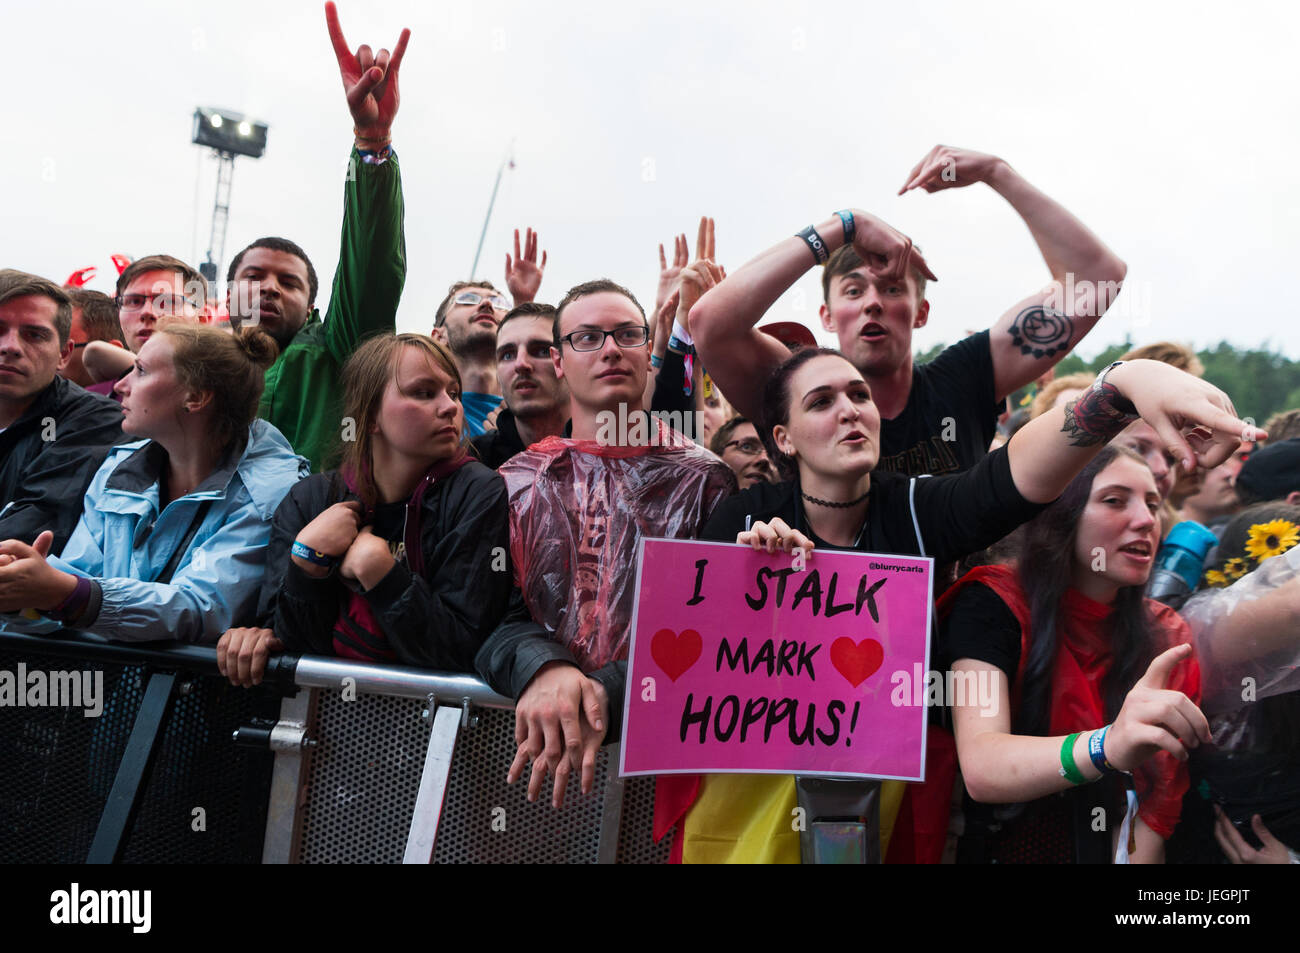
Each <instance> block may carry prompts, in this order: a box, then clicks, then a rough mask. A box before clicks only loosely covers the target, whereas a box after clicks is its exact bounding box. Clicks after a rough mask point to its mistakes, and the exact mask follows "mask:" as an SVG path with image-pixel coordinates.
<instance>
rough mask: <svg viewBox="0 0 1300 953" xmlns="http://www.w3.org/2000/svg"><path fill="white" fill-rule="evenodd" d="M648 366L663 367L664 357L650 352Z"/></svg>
mask: <svg viewBox="0 0 1300 953" xmlns="http://www.w3.org/2000/svg"><path fill="white" fill-rule="evenodd" d="M650 366H651V367H663V366H664V359H663V357H662V356H661V355H658V354H651V355H650Z"/></svg>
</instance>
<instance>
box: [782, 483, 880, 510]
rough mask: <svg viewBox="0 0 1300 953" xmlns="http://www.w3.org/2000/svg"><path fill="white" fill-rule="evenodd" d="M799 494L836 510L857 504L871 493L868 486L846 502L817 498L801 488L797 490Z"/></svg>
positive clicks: (812, 501)
mask: <svg viewBox="0 0 1300 953" xmlns="http://www.w3.org/2000/svg"><path fill="white" fill-rule="evenodd" d="M799 494H800V496H802V497H803V498H804V499H805V500H807V501H808V502H809V503H816V504H817V505H818V506H829V507H831V508H832V509H837V510H847V509H849V508H850V507H854V506H857V505H858V504H859V503H861V502H862V501H863V500H865V499H866V498H867V497H869V496H870V495H871V488H870V487H868V488H867V492H866V493H863V494H862V495H861V496H860V497H858V498H857V499H856V500H849V501H848V502H847V503H836V502H835V501H834V500H819V499H817V497H815V496H809V495H808V494H807V493H804V492H803V491H802V490H800V491H799Z"/></svg>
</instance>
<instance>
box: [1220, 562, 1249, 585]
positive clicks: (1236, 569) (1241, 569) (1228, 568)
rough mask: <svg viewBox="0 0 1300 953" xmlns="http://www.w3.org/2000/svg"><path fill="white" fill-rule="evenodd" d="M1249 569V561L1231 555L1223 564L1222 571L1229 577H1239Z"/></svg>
mask: <svg viewBox="0 0 1300 953" xmlns="http://www.w3.org/2000/svg"><path fill="white" fill-rule="evenodd" d="M1249 571H1250V563H1248V562H1246V560H1245V559H1244V558H1243V557H1241V556H1233V557H1232V558H1231V559H1229V560H1228V561H1227V562H1225V563H1224V564H1223V573H1224V575H1226V576H1227V577H1228V578H1229V579H1240V578H1241V577H1242V576H1244V575H1246V573H1247V572H1249Z"/></svg>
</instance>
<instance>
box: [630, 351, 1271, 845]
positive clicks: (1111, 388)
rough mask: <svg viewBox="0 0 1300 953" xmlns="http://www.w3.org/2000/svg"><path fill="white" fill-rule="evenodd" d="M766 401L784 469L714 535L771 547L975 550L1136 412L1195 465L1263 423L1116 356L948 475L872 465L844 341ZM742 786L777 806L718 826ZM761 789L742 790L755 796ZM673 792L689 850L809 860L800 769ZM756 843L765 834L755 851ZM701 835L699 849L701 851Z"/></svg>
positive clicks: (863, 404) (798, 370)
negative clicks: (1081, 386)
mask: <svg viewBox="0 0 1300 953" xmlns="http://www.w3.org/2000/svg"><path fill="white" fill-rule="evenodd" d="M762 409H763V419H764V428H763V438H764V440H765V441H766V442H767V443H768V445H769V451H770V456H771V457H772V459H773V461H774V462H776V463H777V465H778V467H780V468H781V470H782V472H783V474H784V475H786V476H787V482H785V483H780V484H775V485H760V486H756V487H752V488H751V489H748V490H745V491H742V492H741V493H739V494H737V495H736V496H734V497H732V498H730V499H729V500H727V501H726V502H724V503H723V504H722V506H721V507H719V509H718V511H717V513H715V515H714V517H713V519H712V520H711V521H710V522H709V524H708V525H707V526H706V527H705V530H704V533H703V535H704V537H705V538H708V539H717V540H724V539H734V540H736V541H737V542H739V543H744V544H748V545H751V546H753V547H754V548H756V549H758V548H766V549H767V550H768V552H770V553H775V552H776V551H777V550H778V549H784V550H785V551H787V552H791V551H792V550H793V549H794V548H795V547H803V548H804V549H805V550H806V551H809V552H811V551H813V550H815V549H816V548H831V549H849V550H856V551H861V552H872V553H895V554H899V555H910V556H931V557H933V558H934V559H935V561H936V562H939V563H942V562H947V561H950V560H955V559H958V558H960V557H962V556H964V555H966V554H969V553H972V552H976V551H978V550H980V549H982V548H984V547H985V546H987V545H989V544H990V543H992V542H994V541H996V540H997V539H1000V538H1001V537H1003V536H1005V535H1006V534H1007V533H1009V532H1010V531H1011V530H1013V529H1014V528H1015V527H1017V526H1019V525H1020V524H1021V523H1024V522H1025V521H1027V520H1028V519H1030V518H1031V517H1032V516H1034V515H1035V513H1037V512H1038V511H1039V510H1041V509H1042V507H1043V506H1044V505H1045V504H1047V503H1049V502H1050V501H1052V500H1054V499H1055V498H1056V497H1057V496H1058V495H1060V494H1061V492H1062V491H1063V490H1064V489H1065V488H1066V486H1067V485H1068V484H1069V483H1070V481H1071V480H1072V479H1073V478H1074V476H1075V475H1076V474H1077V473H1078V472H1079V471H1080V470H1082V469H1083V468H1084V467H1085V466H1086V465H1087V464H1088V462H1089V461H1090V460H1091V459H1092V458H1093V457H1095V456H1096V455H1097V453H1098V452H1099V451H1100V450H1101V449H1102V447H1103V446H1104V445H1105V443H1106V442H1107V441H1108V440H1109V439H1110V438H1111V437H1113V436H1114V435H1115V434H1117V433H1118V432H1119V431H1120V430H1122V429H1123V428H1124V427H1125V426H1127V424H1128V423H1129V422H1131V421H1132V420H1134V419H1136V417H1137V416H1138V415H1139V414H1141V415H1142V416H1143V418H1144V419H1146V420H1147V421H1148V422H1149V423H1150V424H1151V425H1152V426H1153V427H1155V429H1156V430H1157V431H1158V432H1159V433H1160V434H1161V435H1162V437H1163V439H1164V441H1165V443H1166V445H1167V446H1169V447H1170V448H1176V449H1177V450H1178V451H1179V456H1180V457H1181V458H1182V459H1184V460H1185V461H1186V462H1187V466H1188V468H1189V469H1190V467H1191V466H1192V465H1193V461H1194V462H1196V463H1200V464H1202V465H1210V466H1213V465H1216V464H1217V462H1219V461H1221V460H1223V459H1225V458H1226V457H1227V456H1228V455H1229V454H1230V453H1231V452H1232V450H1233V449H1235V447H1236V446H1237V445H1238V443H1239V442H1240V440H1241V438H1242V436H1243V435H1245V436H1246V437H1247V439H1253V438H1254V437H1255V435H1256V434H1257V433H1258V431H1257V430H1256V429H1255V428H1253V427H1250V426H1248V425H1247V424H1245V423H1244V422H1243V421H1241V420H1239V419H1237V417H1236V415H1235V413H1234V412H1233V409H1232V404H1231V402H1230V401H1229V400H1228V398H1227V396H1226V395H1224V394H1223V393H1222V392H1221V391H1219V390H1218V389H1217V388H1215V387H1213V386H1212V385H1210V384H1207V383H1205V382H1204V381H1201V380H1198V379H1197V378H1194V377H1192V376H1190V375H1188V374H1184V373H1183V372H1181V371H1178V370H1176V369H1174V368H1172V367H1170V366H1168V365H1165V364H1159V363H1157V362H1154V361H1130V362H1127V363H1117V364H1113V365H1111V366H1110V367H1108V368H1107V369H1106V370H1105V371H1103V372H1102V373H1101V375H1100V376H1099V377H1098V379H1097V382H1096V383H1095V384H1094V385H1093V387H1092V388H1091V389H1090V390H1088V391H1087V392H1085V393H1084V394H1083V395H1082V396H1080V397H1079V398H1078V399H1076V400H1075V401H1074V402H1072V403H1070V404H1068V405H1067V406H1065V407H1061V408H1056V409H1054V410H1051V411H1049V412H1048V413H1046V414H1043V415H1042V416H1041V417H1039V418H1037V419H1036V420H1034V421H1032V422H1030V423H1029V424H1028V425H1026V426H1025V427H1024V428H1022V429H1021V430H1020V431H1019V432H1017V434H1016V435H1015V436H1014V437H1013V438H1012V440H1011V441H1010V442H1009V443H1008V444H1007V445H1006V446H1005V447H1002V448H999V449H998V450H995V451H994V452H993V453H991V454H989V455H988V456H987V457H985V458H984V459H983V460H981V461H980V462H979V463H978V464H976V465H975V466H974V467H973V468H972V469H970V470H968V471H967V472H965V473H962V474H956V475H951V476H941V477H931V478H911V479H909V478H908V477H905V476H902V475H900V474H895V473H885V472H879V473H878V472H874V470H875V465H876V462H877V459H878V456H879V445H880V444H879V439H880V414H879V412H878V410H877V409H876V406H875V404H874V403H873V402H872V399H871V391H870V388H869V386H868V385H867V383H866V381H864V380H863V378H862V375H861V374H860V373H859V372H858V371H857V369H856V368H855V367H854V366H853V365H852V364H850V363H849V362H848V361H847V360H845V359H844V358H843V357H842V356H841V355H840V354H839V353H837V352H835V351H830V350H826V349H817V350H814V349H807V350H804V351H801V352H799V353H798V354H796V355H795V356H794V357H792V358H791V359H790V360H788V361H787V362H786V363H785V364H783V365H782V366H781V367H780V368H778V370H777V371H776V372H774V374H773V376H772V377H771V379H770V380H769V381H768V384H767V386H766V388H765V390H764V395H763V408H762ZM662 783H663V779H661V784H662ZM740 785H748V786H749V789H748V790H749V792H750V794H753V792H755V791H758V793H757V794H756V799H757V800H758V801H759V802H761V803H762V804H763V805H765V806H766V807H765V809H764V810H763V811H762V812H761V818H760V819H756V822H755V823H754V824H748V825H747V824H745V823H743V822H737V821H733V822H731V823H732V828H733V829H732V830H731V831H728V832H725V833H723V834H722V836H719V834H718V832H717V831H715V830H709V829H707V828H709V827H711V826H712V825H713V824H714V823H715V822H716V821H718V819H720V818H722V817H723V816H724V814H725V813H726V812H725V811H724V810H719V809H718V808H719V806H720V805H721V804H723V803H724V802H728V801H729V802H730V803H732V804H733V810H732V812H731V814H732V816H733V817H734V815H735V813H736V812H735V811H734V804H735V802H736V799H737V798H738V797H740V796H742V795H741V791H740V789H739V786H740ZM759 789H763V790H761V791H760V790H759ZM750 794H746V795H745V799H746V800H747V801H749V802H751V803H752V802H753V801H754V800H755V797H751V796H750ZM668 800H671V801H672V805H671V806H667V805H666V809H665V811H663V812H661V816H660V817H659V818H657V820H656V826H657V827H658V828H659V829H665V828H666V827H667V826H668V825H670V824H672V823H674V822H676V821H679V820H683V815H684V820H683V822H682V823H680V824H679V831H680V832H682V833H681V834H679V837H681V839H682V847H683V853H682V856H683V859H685V860H688V861H689V860H691V859H701V860H728V859H764V860H791V861H795V860H797V859H798V842H797V837H791V830H790V829H791V822H790V818H791V812H790V808H792V807H793V804H794V798H793V785H792V783H791V780H790V779H789V778H775V779H769V778H749V777H745V776H740V775H731V776H725V777H722V776H714V777H710V778H709V779H707V782H706V783H705V784H704V786H703V790H702V792H701V795H700V797H699V799H698V801H697V800H696V796H695V792H694V791H691V790H683V789H681V788H678V789H677V790H676V791H675V796H674V797H673V798H663V797H661V801H668ZM692 804H693V805H694V806H693V807H691V805H692ZM774 804H776V805H779V808H773V807H772V805H774ZM688 807H689V808H690V810H689V812H687V810H686V809H687V808H688ZM674 813H675V814H676V816H672V815H674ZM700 821H702V823H697V822H700ZM696 834H699V835H701V836H699V837H696V836H695V835H696ZM747 844H749V845H752V844H758V845H760V847H759V851H758V854H757V855H756V854H755V853H754V852H751V851H748V850H747V849H746V847H745V845H747ZM773 844H778V846H776V847H775V848H773V847H772V845H773ZM692 845H695V846H696V847H698V848H700V849H699V850H697V851H696V852H695V856H694V857H693V856H692ZM733 848H734V849H733Z"/></svg>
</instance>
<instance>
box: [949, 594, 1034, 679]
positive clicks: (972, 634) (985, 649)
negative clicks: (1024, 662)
mask: <svg viewBox="0 0 1300 953" xmlns="http://www.w3.org/2000/svg"><path fill="white" fill-rule="evenodd" d="M938 657H939V660H940V666H941V668H942V669H943V670H947V669H949V668H952V663H953V662H955V661H957V660H958V659H963V658H968V659H975V660H976V661H978V662H988V663H989V664H990V665H996V666H997V667H998V668H1000V669H1002V671H1003V672H1005V673H1006V676H1007V683H1008V684H1009V685H1014V684H1015V682H1016V672H1017V671H1018V670H1019V668H1020V621H1019V620H1018V619H1017V618H1016V614H1015V613H1014V612H1012V611H1011V608H1010V607H1009V606H1008V605H1007V604H1006V603H1005V602H1003V601H1002V597H1001V596H999V595H998V594H997V593H996V592H994V591H993V590H992V589H990V588H989V587H988V586H986V585H984V584H983V583H971V584H970V585H968V586H966V588H964V589H962V590H961V592H959V593H957V596H956V598H955V599H954V600H953V604H952V609H951V611H949V613H948V617H947V618H946V619H945V620H944V623H943V626H942V627H941V629H940V634H939V656H938Z"/></svg>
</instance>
